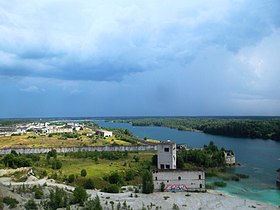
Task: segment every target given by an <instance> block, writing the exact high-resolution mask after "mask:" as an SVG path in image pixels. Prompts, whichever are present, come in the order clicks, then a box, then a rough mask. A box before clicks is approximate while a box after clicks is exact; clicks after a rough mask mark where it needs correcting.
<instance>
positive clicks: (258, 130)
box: [117, 118, 280, 141]
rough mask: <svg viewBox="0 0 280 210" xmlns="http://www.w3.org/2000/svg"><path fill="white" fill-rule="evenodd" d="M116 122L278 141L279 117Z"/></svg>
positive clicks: (279, 135) (279, 132)
mask: <svg viewBox="0 0 280 210" xmlns="http://www.w3.org/2000/svg"><path fill="white" fill-rule="evenodd" d="M117 122H130V123H132V125H133V126H160V127H169V128H174V129H178V130H197V131H202V132H204V133H208V134H214V135H223V136H230V137H245V138H260V139H272V140H276V141H280V118H248V119H246V118H143V119H131V120H130V119H127V120H118V121H117Z"/></svg>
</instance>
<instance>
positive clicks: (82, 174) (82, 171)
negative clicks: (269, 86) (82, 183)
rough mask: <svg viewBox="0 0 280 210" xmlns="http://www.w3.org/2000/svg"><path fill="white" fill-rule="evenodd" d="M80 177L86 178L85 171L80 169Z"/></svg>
mask: <svg viewBox="0 0 280 210" xmlns="http://www.w3.org/2000/svg"><path fill="white" fill-rule="evenodd" d="M81 176H82V177H86V176H87V171H86V169H82V170H81Z"/></svg>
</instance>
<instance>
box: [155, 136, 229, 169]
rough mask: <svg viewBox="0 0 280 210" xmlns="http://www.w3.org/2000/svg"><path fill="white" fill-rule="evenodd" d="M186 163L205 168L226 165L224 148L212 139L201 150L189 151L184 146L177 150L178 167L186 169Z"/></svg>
mask: <svg viewBox="0 0 280 210" xmlns="http://www.w3.org/2000/svg"><path fill="white" fill-rule="evenodd" d="M155 159H156V158H155ZM153 162H154V161H153ZM185 163H188V164H189V166H190V164H191V165H192V166H196V167H203V168H213V167H224V166H225V157H224V149H223V148H221V149H218V147H217V146H216V145H215V144H214V142H212V141H211V142H210V143H209V145H204V148H203V149H201V150H200V149H194V150H188V151H187V150H186V149H184V148H183V149H181V150H180V151H178V152H177V168H180V169H184V168H185V167H186V166H185Z"/></svg>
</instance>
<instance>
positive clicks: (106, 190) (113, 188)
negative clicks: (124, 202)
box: [105, 184, 120, 193]
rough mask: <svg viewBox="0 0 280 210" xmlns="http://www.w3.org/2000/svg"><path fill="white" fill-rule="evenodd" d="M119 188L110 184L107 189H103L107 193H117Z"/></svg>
mask: <svg viewBox="0 0 280 210" xmlns="http://www.w3.org/2000/svg"><path fill="white" fill-rule="evenodd" d="M119 191H120V187H119V186H118V185H116V184H110V185H109V187H108V188H106V189H105V192H108V193H119Z"/></svg>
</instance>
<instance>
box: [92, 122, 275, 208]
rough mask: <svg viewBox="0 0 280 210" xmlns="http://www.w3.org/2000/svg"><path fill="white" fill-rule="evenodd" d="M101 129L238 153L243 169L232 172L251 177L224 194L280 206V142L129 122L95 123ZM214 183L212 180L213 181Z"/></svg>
mask: <svg viewBox="0 0 280 210" xmlns="http://www.w3.org/2000/svg"><path fill="white" fill-rule="evenodd" d="M94 122H95V123H97V124H99V126H101V127H111V128H125V129H128V130H130V131H131V132H133V134H134V135H136V136H139V137H142V138H144V137H147V138H151V139H158V140H162V141H165V140H168V139H169V140H171V141H174V142H176V143H179V144H186V145H187V146H188V147H203V145H204V144H209V142H210V141H213V142H214V143H215V144H216V145H217V146H218V147H224V148H226V149H231V150H233V151H234V152H235V155H236V159H237V161H238V162H239V163H241V166H240V167H236V168H234V169H232V172H236V173H243V174H247V175H249V176H250V178H249V179H243V180H241V181H240V182H234V181H229V182H227V187H225V188H220V189H219V190H222V191H224V192H227V193H229V194H232V195H236V196H239V197H244V198H249V199H253V200H258V201H262V202H267V203H271V204H274V205H280V189H277V187H276V184H275V178H276V169H278V168H280V142H276V141H272V140H262V139H246V138H231V137H224V136H215V135H210V134H205V133H200V132H189V131H178V130H176V129H170V128H163V127H146V126H136V127H133V126H132V125H131V124H129V123H113V122H105V121H99V120H95V121H94ZM209 180H210V181H212V180H211V179H209Z"/></svg>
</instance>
